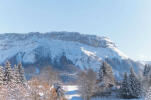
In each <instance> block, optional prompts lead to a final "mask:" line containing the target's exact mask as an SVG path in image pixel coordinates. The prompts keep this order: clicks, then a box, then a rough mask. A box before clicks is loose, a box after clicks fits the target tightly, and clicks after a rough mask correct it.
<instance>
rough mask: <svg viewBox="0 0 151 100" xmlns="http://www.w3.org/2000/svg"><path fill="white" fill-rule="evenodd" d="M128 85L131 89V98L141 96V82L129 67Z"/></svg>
mask: <svg viewBox="0 0 151 100" xmlns="http://www.w3.org/2000/svg"><path fill="white" fill-rule="evenodd" d="M129 86H130V89H131V96H132V97H133V98H139V97H140V96H141V93H142V91H141V90H142V87H141V82H140V81H139V79H138V77H137V75H136V73H135V72H134V70H133V68H131V69H130V75H129Z"/></svg>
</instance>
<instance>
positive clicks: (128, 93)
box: [120, 72, 131, 98]
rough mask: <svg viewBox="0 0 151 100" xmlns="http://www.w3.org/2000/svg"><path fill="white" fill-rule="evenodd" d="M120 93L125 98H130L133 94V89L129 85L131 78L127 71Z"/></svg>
mask: <svg viewBox="0 0 151 100" xmlns="http://www.w3.org/2000/svg"><path fill="white" fill-rule="evenodd" d="M120 94H121V96H122V97H123V98H130V96H131V89H130V87H129V80H128V76H127V73H126V72H125V73H124V79H123V82H122V85H121V91H120Z"/></svg>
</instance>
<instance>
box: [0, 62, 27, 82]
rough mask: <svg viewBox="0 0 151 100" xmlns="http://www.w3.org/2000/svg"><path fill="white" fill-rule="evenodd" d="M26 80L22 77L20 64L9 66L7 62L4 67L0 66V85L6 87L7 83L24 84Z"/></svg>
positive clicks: (22, 71)
mask: <svg viewBox="0 0 151 100" xmlns="http://www.w3.org/2000/svg"><path fill="white" fill-rule="evenodd" d="M25 82H26V78H25V76H24V69H23V67H22V64H21V63H19V64H18V65H14V67H12V66H11V64H10V62H9V61H7V62H6V64H5V66H4V67H3V66H0V85H7V84H9V83H16V84H24V83H25Z"/></svg>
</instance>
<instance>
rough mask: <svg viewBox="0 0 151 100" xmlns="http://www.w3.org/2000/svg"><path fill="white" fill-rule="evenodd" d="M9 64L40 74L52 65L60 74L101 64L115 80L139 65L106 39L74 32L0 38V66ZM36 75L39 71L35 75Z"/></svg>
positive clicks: (11, 35) (97, 66)
mask: <svg viewBox="0 0 151 100" xmlns="http://www.w3.org/2000/svg"><path fill="white" fill-rule="evenodd" d="M6 60H10V61H11V62H12V63H13V64H16V63H18V62H22V63H23V65H24V66H25V68H29V66H34V67H35V68H36V69H37V70H39V69H40V68H41V67H43V66H48V65H51V66H53V67H54V68H57V69H59V70H68V71H73V70H77V69H87V68H93V69H94V70H96V71H97V70H98V69H99V67H100V65H101V62H102V61H103V60H105V61H107V62H108V63H109V64H110V65H111V66H112V68H113V71H114V72H115V75H116V76H117V77H120V76H121V73H123V72H124V71H128V70H129V68H130V67H134V69H135V70H136V71H138V70H139V69H141V68H142V65H141V64H140V63H138V62H135V61H133V60H131V59H130V58H128V57H127V56H125V55H124V54H123V53H122V52H121V51H119V50H118V49H117V47H116V46H115V44H114V43H113V42H112V41H111V40H110V39H108V38H107V37H98V36H95V35H83V34H80V33H77V32H50V33H28V34H16V33H7V34H0V64H4V62H5V61H6ZM37 72H39V71H37Z"/></svg>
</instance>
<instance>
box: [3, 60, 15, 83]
mask: <svg viewBox="0 0 151 100" xmlns="http://www.w3.org/2000/svg"><path fill="white" fill-rule="evenodd" d="M4 82H5V84H8V83H9V82H14V77H13V72H12V68H11V64H10V63H9V62H8V61H7V62H6V65H5V72H4Z"/></svg>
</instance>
